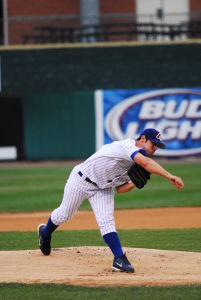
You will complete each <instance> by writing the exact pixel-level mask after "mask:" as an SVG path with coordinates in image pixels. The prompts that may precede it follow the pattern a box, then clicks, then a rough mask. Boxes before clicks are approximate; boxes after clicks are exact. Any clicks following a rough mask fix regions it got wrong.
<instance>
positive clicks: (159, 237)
mask: <svg viewBox="0 0 201 300" xmlns="http://www.w3.org/2000/svg"><path fill="white" fill-rule="evenodd" d="M118 234H119V237H120V240H121V243H122V245H123V247H135V248H147V249H166V250H181V251H197V252H200V251H201V229H200V228H193V229H161V230H151V229H150V230H144V229H143V230H142V229H138V230H119V231H118ZM0 241H1V243H0V250H22V249H23V250H25V249H38V237H37V233H36V232H0ZM73 246H105V243H104V241H103V239H102V237H101V235H100V233H99V231H98V230H86V231H84V230H83V231H78V230H77V231H56V232H55V233H54V234H53V236H52V247H53V248H60V247H73Z"/></svg>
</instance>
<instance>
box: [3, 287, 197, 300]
mask: <svg viewBox="0 0 201 300" xmlns="http://www.w3.org/2000/svg"><path fill="white" fill-rule="evenodd" d="M0 299H4V300H13V299H15V300H18V299H19V300H22V299H29V300H32V299H33V300H37V299H39V300H41V299H42V300H46V299H47V300H49V299H51V300H54V299H55V300H58V299H59V300H63V299H64V300H71V299H76V300H78V299H82V300H85V299H86V300H89V299H96V300H99V299H100V300H103V299H111V300H114V299H123V300H125V299H126V300H131V299H132V300H133V299H136V300H159V299H160V300H170V299H173V300H200V299H201V286H196V285H194V286H175V287H126V288H121V287H116V288H103V287H100V288H99V287H98V288H97V287H96V288H92V287H77V286H76V287H75V286H66V285H54V284H41V285H39V284H37V285H24V284H0Z"/></svg>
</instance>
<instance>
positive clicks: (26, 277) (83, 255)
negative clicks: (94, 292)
mask: <svg viewBox="0 0 201 300" xmlns="http://www.w3.org/2000/svg"><path fill="white" fill-rule="evenodd" d="M125 251H126V253H127V256H128V258H129V260H130V261H131V262H132V263H133V264H134V266H135V270H136V271H135V273H132V274H127V273H119V272H112V269H111V267H112V259H113V258H112V255H111V253H110V250H109V249H108V248H104V247H76V248H61V249H53V250H52V253H51V255H50V256H43V255H42V254H41V252H40V251H39V250H27V251H1V252H0V265H1V272H0V282H18V283H65V284H71V285H85V286H129V285H176V284H201V253H195V252H183V251H166V250H153V249H151V250H150V249H134V248H125Z"/></svg>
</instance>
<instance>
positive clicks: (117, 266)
mask: <svg viewBox="0 0 201 300" xmlns="http://www.w3.org/2000/svg"><path fill="white" fill-rule="evenodd" d="M112 271H114V272H127V273H134V271H135V270H134V268H133V266H132V265H131V263H130V262H129V261H128V259H127V257H126V255H125V254H124V255H122V256H120V257H118V258H114V261H113V266H112Z"/></svg>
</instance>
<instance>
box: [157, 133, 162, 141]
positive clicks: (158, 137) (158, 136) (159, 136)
mask: <svg viewBox="0 0 201 300" xmlns="http://www.w3.org/2000/svg"><path fill="white" fill-rule="evenodd" d="M156 138H157V139H159V140H161V133H160V132H159V133H158V134H157V136H156Z"/></svg>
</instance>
